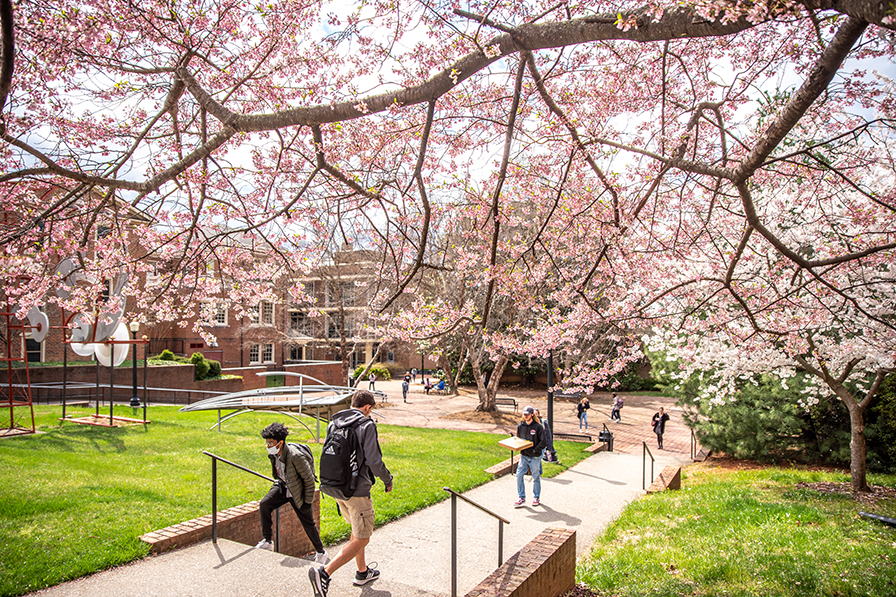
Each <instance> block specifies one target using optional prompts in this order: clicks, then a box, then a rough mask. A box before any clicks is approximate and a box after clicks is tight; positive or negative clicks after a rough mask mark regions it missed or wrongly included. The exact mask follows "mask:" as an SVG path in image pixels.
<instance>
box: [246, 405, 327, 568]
mask: <svg viewBox="0 0 896 597" xmlns="http://www.w3.org/2000/svg"><path fill="white" fill-rule="evenodd" d="M287 435H289V429H288V428H287V427H286V426H285V425H283V424H282V423H271V424H270V425H268V426H267V427H265V428H264V429H263V430H262V432H261V437H262V438H263V439H264V440H265V445H266V446H267V450H268V458H270V460H271V471H272V475H273V477H274V479H275V480H274V485H272V486H271V490H270V491H268V494H267V495H266V496H264V497H263V498H262V499H261V502H260V503H259V505H258V512H259V514H260V515H261V541H259V542H258V544H257V545H256V546H255V547H257V548H258V549H267V550H270V551H273V549H274V543H273V541H272V538H273V536H274V533H273V522H272V515H273V512H274V510H276V509H277V508H279V507H280V506H282V505H283V504H286V503H289V505H290V506H292V509H293V510H294V511H295V513H296V516H298V517H299V522H301V523H302V528H303V529H305V534H306V535H308V539H310V540H311V544H312V545H313V546H314V550H315V551H316V552H317V553H316V555H315V556H314V560H315V561H316V562H317V563H318V564H325V563H326V562H327V552H326V550H325V549H324V545H323V543H321V540H320V532H319V531H318V530H317V526H315V524H314V515H313V514H312V512H311V505H312V504H313V503H314V457H313V456H312V454H311V450H310V449H309V448H308V446H305V445H302V444H293V443H289V444H287V443H286V436H287Z"/></svg>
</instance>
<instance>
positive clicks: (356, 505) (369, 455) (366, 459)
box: [308, 390, 393, 597]
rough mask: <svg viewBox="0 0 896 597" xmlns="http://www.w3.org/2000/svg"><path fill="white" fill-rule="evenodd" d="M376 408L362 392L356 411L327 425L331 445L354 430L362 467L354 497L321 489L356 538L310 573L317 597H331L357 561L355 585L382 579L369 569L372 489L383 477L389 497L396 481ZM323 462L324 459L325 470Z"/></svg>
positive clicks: (357, 394)
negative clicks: (334, 584) (337, 578)
mask: <svg viewBox="0 0 896 597" xmlns="http://www.w3.org/2000/svg"><path fill="white" fill-rule="evenodd" d="M374 406H376V399H375V398H374V396H373V394H371V393H370V392H366V391H364V390H359V391H357V392H355V395H354V396H352V407H351V408H349V409H346V410H343V411H340V412H338V413H336V414H335V415H333V419H332V420H331V421H330V424H329V425H327V441H329V440H330V436H331V434H332V433H333V432H334V431H336V430H339V429H345V428H349V429H348V431H349V432H350V431H351V429H352V428H354V434H355V437H356V439H357V443H356V444H355V445H356V446H357V449H356V452H355V453H353V454H352V456H353V459H352V460H353V461H354V462H356V463H358V468H357V474H356V479H357V485H356V486H355V487H354V490H353V491H352V492H351V495H350V496H347V495H345V493H344V492H343V491H342V490H340V489H338V488H335V487H328V486H325V485H324V484H322V485H321V491H322V492H324V493H325V494H326V495H328V496H330V497H332V498H334V499H335V500H336V505H337V507H338V508H339V511H340V512H341V513H342V517H343V518H344V519H345V520H346V522H348V523H349V524H350V525H351V526H352V534H351V537H350V539H349V541H348V543H346V544H345V545H344V546H343V547H342V549H341V550H339V553H338V554H336V557H334V558H333V559H332V560H331V561H330V563H329V564H327V565H326V566H320V567H314V568H311V570H309V571H308V577H309V578H310V579H311V587H312V589H313V590H314V597H327V590H328V589H329V587H330V577H331V575H332V574H333V573H335V572H336V571H337V570H339V568H341V567H342V566H343V565H345V564H347V563H348V562H350V561H351V560H352V559H354V560H355V565H356V566H357V569H358V570H357V572H355V579H354V581H353V582H354V584H355V585H356V586H362V585H365V584H367V583H369V582H371V581H374V580H376V579H377V578H379V576H380V571H379V570H376V569H374V568H371V567H369V566H368V565H367V559H366V548H367V544H368V543H370V537H371V535H373V517H374V514H373V501H372V500H371V499H370V489H371V488H372V487H373V484H374V482H375V481H376V477H379V478H380V479H381V480H382V482H383V484H384V485H385V491H386V493H389V492H390V491H392V482H393V479H392V473H390V472H389V469H388V468H386V465H385V463H383V451H382V449H381V448H380V442H379V436H378V434H377V430H376V423H374V422H373V420H372V419H371V418H370V412H371V411H372V410H373V407H374ZM326 448H327V443H326V442H325V443H324V449H325V450H326ZM323 458H324V456H323V455H322V456H321V465H322V466H323ZM353 470H354V469H353ZM350 474H351V472H350ZM321 479H322V481H323V480H324V479H325V476H324V472H323V470H322V471H321Z"/></svg>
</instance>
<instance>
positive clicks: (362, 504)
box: [336, 496, 373, 539]
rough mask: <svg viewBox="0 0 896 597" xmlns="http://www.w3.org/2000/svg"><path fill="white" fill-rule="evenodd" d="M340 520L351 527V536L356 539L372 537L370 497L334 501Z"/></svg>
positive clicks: (371, 502) (371, 501)
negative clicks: (342, 519)
mask: <svg viewBox="0 0 896 597" xmlns="http://www.w3.org/2000/svg"><path fill="white" fill-rule="evenodd" d="M336 503H337V504H339V511H340V512H342V518H344V519H345V521H346V522H347V523H349V524H350V525H352V535H354V536H355V538H356V539H367V538H368V537H370V536H371V535H373V500H371V499H370V496H366V497H360V496H355V497H350V498H348V499H347V500H336Z"/></svg>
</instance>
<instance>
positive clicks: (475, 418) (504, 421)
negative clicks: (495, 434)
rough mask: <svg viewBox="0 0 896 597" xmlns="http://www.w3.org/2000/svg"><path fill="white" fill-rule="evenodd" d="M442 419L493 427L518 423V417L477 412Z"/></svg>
mask: <svg viewBox="0 0 896 597" xmlns="http://www.w3.org/2000/svg"><path fill="white" fill-rule="evenodd" d="M440 418H442V419H454V420H461V421H469V422H471V423H491V424H493V425H516V424H518V423H519V422H520V418H521V417H520V416H519V415H514V414H511V413H505V412H493V413H484V412H479V411H478V410H463V411H460V412H456V413H451V414H447V415H445V416H443V417H440Z"/></svg>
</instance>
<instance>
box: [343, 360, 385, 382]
mask: <svg viewBox="0 0 896 597" xmlns="http://www.w3.org/2000/svg"><path fill="white" fill-rule="evenodd" d="M363 372H364V365H360V366H359V367H358V368H357V369H355V371H354V372H353V373H352V377H354V378H355V379H358V377H360V375H361V373H363ZM371 373H375V374H376V378H377V379H378V380H383V379H387V380H388V379H392V374H391V373H389V369H388V368H387V367H386V366H385V365H383V364H382V363H374V364H373V366H372V367H371V368H370V371H368V372H367V375H370V374H371ZM365 381H366V380H365Z"/></svg>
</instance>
